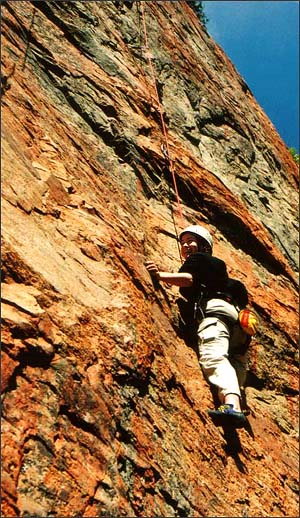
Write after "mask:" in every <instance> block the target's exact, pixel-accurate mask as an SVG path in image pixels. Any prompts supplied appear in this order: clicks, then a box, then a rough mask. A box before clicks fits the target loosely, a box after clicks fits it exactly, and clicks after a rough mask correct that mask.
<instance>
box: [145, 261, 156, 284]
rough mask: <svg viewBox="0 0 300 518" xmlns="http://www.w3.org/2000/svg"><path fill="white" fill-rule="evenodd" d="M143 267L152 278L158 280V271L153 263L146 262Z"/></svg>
mask: <svg viewBox="0 0 300 518" xmlns="http://www.w3.org/2000/svg"><path fill="white" fill-rule="evenodd" d="M145 266H146V268H147V270H148V272H149V273H150V275H151V277H154V278H155V279H158V280H159V269H158V267H157V265H156V264H155V263H153V262H152V261H146V262H145Z"/></svg>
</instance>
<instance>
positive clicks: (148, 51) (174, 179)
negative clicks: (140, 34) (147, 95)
mask: <svg viewBox="0 0 300 518" xmlns="http://www.w3.org/2000/svg"><path fill="white" fill-rule="evenodd" d="M143 4H144V3H143V2H141V8H142V21H143V28H144V41H145V45H144V48H145V49H146V54H145V55H146V57H147V59H148V63H149V68H150V70H151V75H152V81H153V85H154V90H155V94H156V98H157V103H158V110H159V115H160V120H161V127H162V132H163V135H164V140H165V147H166V152H165V155H166V157H167V159H168V163H169V169H170V172H171V175H172V179H173V184H174V189H175V194H176V200H177V207H178V213H179V216H180V218H181V223H182V227H183V226H184V225H183V222H184V218H183V214H182V208H181V203H180V198H179V194H178V188H177V182H176V177H175V171H174V167H173V162H172V160H171V158H170V146H169V139H168V132H167V128H166V124H165V120H164V114H163V107H162V104H161V102H160V99H159V93H158V89H157V81H156V77H155V71H154V67H153V64H152V55H151V52H150V47H149V43H148V35H147V26H146V19H145V8H144V5H143ZM174 225H175V222H174ZM175 230H176V235H177V229H176V225H175ZM177 237H178V236H177Z"/></svg>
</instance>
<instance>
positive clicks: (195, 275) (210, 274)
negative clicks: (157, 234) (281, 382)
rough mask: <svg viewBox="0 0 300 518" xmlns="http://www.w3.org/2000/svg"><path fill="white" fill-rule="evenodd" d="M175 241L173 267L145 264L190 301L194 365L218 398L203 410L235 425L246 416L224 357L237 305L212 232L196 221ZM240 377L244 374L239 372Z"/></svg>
mask: <svg viewBox="0 0 300 518" xmlns="http://www.w3.org/2000/svg"><path fill="white" fill-rule="evenodd" d="M179 242H180V245H181V253H182V257H183V259H184V260H185V262H184V263H183V265H182V266H181V268H180V269H179V272H178V273H171V272H165V271H160V270H159V268H158V267H157V265H156V264H155V263H153V262H151V261H147V262H146V263H145V265H146V268H147V270H148V271H149V273H150V275H151V276H152V277H153V278H155V279H157V280H158V281H162V282H165V283H168V284H171V285H174V286H178V287H179V291H180V293H181V295H182V296H183V297H185V299H187V300H188V301H190V302H192V305H191V306H192V307H193V308H194V311H195V313H197V322H198V329H197V333H198V346H199V361H200V365H201V367H202V370H203V373H204V375H205V377H206V378H207V380H208V381H209V382H210V383H212V384H213V385H215V386H216V387H217V390H218V399H219V402H220V403H221V405H219V406H218V408H216V409H214V410H208V414H209V415H210V416H211V417H212V419H213V420H214V422H215V423H216V424H223V423H224V424H226V423H231V424H232V425H233V426H234V427H236V428H241V427H243V426H244V425H245V424H246V417H245V415H244V413H243V412H242V411H241V403H240V400H241V390H240V385H239V378H240V373H239V372H238V371H236V370H235V368H234V367H233V365H232V364H231V363H230V361H229V359H228V353H229V340H230V329H231V326H232V325H233V324H234V323H235V322H236V321H237V320H238V311H239V308H238V307H236V305H235V303H234V302H235V301H234V300H233V297H232V295H231V294H230V292H229V291H228V287H229V285H230V280H229V277H228V274H227V269H226V265H225V263H224V261H222V260H221V259H218V258H217V257H214V256H213V255H212V249H213V240H212V237H211V235H210V233H209V232H208V230H207V229H206V228H204V227H202V226H200V225H191V226H188V227H187V228H186V229H184V230H183V231H182V232H181V234H180V236H179ZM235 282H236V283H238V284H237V286H238V288H237V290H239V289H240V291H242V296H243V297H242V298H244V301H243V306H245V305H246V303H247V301H248V297H247V292H246V288H245V287H244V285H243V284H242V283H241V282H239V281H233V280H231V283H233V284H234V283H235ZM242 370H243V369H242ZM244 372H246V369H245V365H244ZM241 377H243V378H244V379H245V376H243V373H242V376H241Z"/></svg>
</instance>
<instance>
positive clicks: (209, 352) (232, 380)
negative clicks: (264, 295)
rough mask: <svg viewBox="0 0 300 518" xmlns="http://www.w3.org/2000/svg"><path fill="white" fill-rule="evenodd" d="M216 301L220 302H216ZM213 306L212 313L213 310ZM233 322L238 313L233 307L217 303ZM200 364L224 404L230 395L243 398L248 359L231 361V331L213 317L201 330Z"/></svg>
mask: <svg viewBox="0 0 300 518" xmlns="http://www.w3.org/2000/svg"><path fill="white" fill-rule="evenodd" d="M216 302H217V301H216ZM212 306H213V304H211V313H212V312H213V311H212V309H213V308H212ZM220 306H222V311H223V314H224V315H225V316H227V317H229V318H232V320H233V321H234V320H235V319H236V318H237V315H238V314H237V310H236V309H235V307H234V306H232V305H231V304H228V303H227V302H225V301H220V300H218V310H219V309H220ZM198 345H199V355H200V358H199V361H200V365H201V367H202V370H203V372H204V375H205V377H206V378H207V379H208V381H209V382H210V383H212V384H213V385H215V386H216V387H217V388H218V395H219V399H220V401H221V403H223V401H224V397H225V396H226V395H227V394H237V395H238V396H241V391H240V387H241V386H243V384H244V382H245V378H246V357H245V356H239V357H236V358H233V360H232V363H233V364H234V367H233V365H232V364H231V362H230V361H229V359H228V349H229V329H228V327H227V325H226V324H224V322H222V321H221V320H219V319H218V318H216V317H213V316H207V317H205V318H204V319H203V320H202V321H201V322H200V324H199V328H198Z"/></svg>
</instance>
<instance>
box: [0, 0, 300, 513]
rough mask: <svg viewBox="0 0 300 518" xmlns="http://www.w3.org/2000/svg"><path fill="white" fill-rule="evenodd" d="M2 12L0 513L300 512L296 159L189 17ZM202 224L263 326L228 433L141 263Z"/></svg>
mask: <svg viewBox="0 0 300 518" xmlns="http://www.w3.org/2000/svg"><path fill="white" fill-rule="evenodd" d="M1 14H2V76H3V77H2V83H3V84H2V87H3V94H2V266H3V276H2V281H3V283H2V321H3V330H2V338H3V347H2V397H3V411H2V417H3V421H2V490H3V493H2V516H4V517H11V516H14V517H18V516H24V517H25V516H38V517H42V516H43V517H44V516H49V517H50V516H53V517H55V516H68V517H71V516H74V517H75V516H84V517H89V518H91V517H100V516H111V517H113V516H136V517H145V516H165V517H167V516H168V517H169V516H189V517H199V516H203V517H204V516H205V517H208V516H235V517H241V516H256V517H258V516H274V517H275V516H276V517H279V516H288V517H296V516H298V504H297V494H298V483H297V474H298V442H297V431H298V424H297V423H298V421H297V408H298V405H297V399H296V396H297V379H298V378H297V355H296V351H297V347H296V341H297V289H296V275H295V271H296V269H297V265H296V257H297V250H298V248H297V242H296V239H297V235H298V234H297V231H296V221H297V214H298V211H297V200H298V195H297V186H298V180H297V177H298V171H297V168H296V165H295V163H294V162H293V160H292V157H291V156H290V154H289V152H288V150H287V148H286V146H285V145H284V143H283V142H282V141H281V139H280V137H279V136H278V134H277V132H276V130H275V129H274V127H273V126H272V124H271V123H270V121H269V120H268V118H267V117H266V115H265V114H264V112H263V111H262V109H261V108H260V106H259V105H258V104H257V102H256V101H255V99H254V97H253V95H252V93H251V91H250V90H249V88H248V87H247V85H246V84H245V82H244V81H243V79H242V78H241V77H240V76H239V74H238V73H237V71H236V70H235V68H234V66H233V65H232V63H231V62H230V61H229V59H228V58H227V57H226V55H225V54H224V53H223V51H222V50H221V48H220V47H218V46H217V45H216V44H215V42H214V41H213V39H212V38H211V37H210V36H209V35H208V34H207V32H206V31H205V29H204V28H203V27H202V26H201V25H200V22H199V20H198V19H197V17H196V15H195V13H194V12H193V11H192V9H191V8H190V7H189V5H188V4H187V3H186V2H184V1H181V2H171V1H160V2H154V1H153V2H150V1H145V2H112V1H103V2H95V1H93V2H92V1H91V2H89V1H88V2H83V1H82V2H29V1H19V2H2V5H1ZM154 78H155V81H156V82H154ZM155 87H156V88H155ZM157 94H158V96H157ZM162 122H164V123H165V126H166V129H165V133H164V131H163V129H164V127H163V124H162ZM172 173H173V174H172ZM173 176H175V179H176V183H174V181H173ZM176 191H177V192H178V196H179V199H180V201H179V202H178V200H177V196H176ZM189 223H191V224H192V223H204V225H206V227H207V228H208V229H209V230H210V231H211V233H212V234H213V237H214V242H215V255H217V256H219V257H221V258H223V259H224V260H225V261H226V263H227V265H228V270H229V273H230V275H231V276H233V277H236V278H239V279H240V280H241V281H243V282H244V283H245V284H246V286H247V288H248V290H249V293H250V298H251V304H252V306H253V307H254V308H255V309H256V310H257V312H258V313H259V315H260V318H261V327H260V331H259V333H258V334H257V336H256V337H255V339H253V342H252V347H251V351H250V363H249V375H248V381H247V385H248V386H247V388H246V397H247V405H248V408H249V410H250V415H249V417H248V420H249V426H248V427H247V428H246V429H242V430H238V431H236V432H233V431H232V432H231V433H228V432H227V431H226V430H223V429H222V428H216V427H215V426H214V425H213V423H212V422H211V420H210V419H209V418H208V416H207V412H206V411H207V408H209V407H210V408H211V407H212V406H213V401H212V394H211V391H210V388H209V386H208V385H207V383H206V382H205V380H204V379H203V376H202V373H201V371H200V368H199V364H198V360H197V354H196V351H195V350H194V349H193V348H191V347H189V346H188V344H187V343H185V341H184V340H183V339H182V338H180V336H179V335H178V331H177V328H176V325H175V321H176V318H175V314H176V297H177V289H176V288H172V287H169V286H160V287H159V286H154V285H153V283H152V281H151V278H150V277H149V275H148V272H147V270H146V269H145V266H144V262H145V260H154V261H156V262H157V263H158V264H159V265H160V267H161V268H162V269H165V270H169V269H171V270H174V271H176V270H177V269H178V267H179V266H180V257H179V254H178V248H177V244H176V232H178V231H179V230H180V229H181V228H182V227H183V226H185V225H186V224H189Z"/></svg>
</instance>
